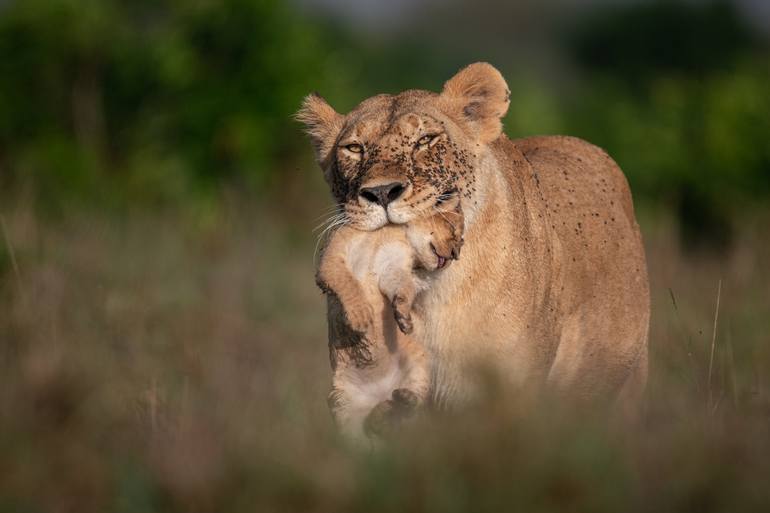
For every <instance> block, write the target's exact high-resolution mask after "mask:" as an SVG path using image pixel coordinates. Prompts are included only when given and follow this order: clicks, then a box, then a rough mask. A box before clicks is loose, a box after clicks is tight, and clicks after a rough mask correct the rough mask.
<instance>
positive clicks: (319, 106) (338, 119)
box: [294, 93, 345, 165]
mask: <svg viewBox="0 0 770 513" xmlns="http://www.w3.org/2000/svg"><path fill="white" fill-rule="evenodd" d="M294 118H295V119H296V120H297V121H299V122H300V123H302V124H303V125H305V132H307V134H308V135H309V136H310V142H311V143H312V144H313V149H314V150H315V158H316V160H317V161H318V163H319V164H321V165H323V163H324V162H325V161H326V159H327V158H328V157H329V155H330V153H331V150H332V148H333V147H334V142H335V140H336V139H337V136H338V135H339V133H340V131H341V130H342V125H343V121H344V119H345V117H344V116H343V115H342V114H339V113H338V112H337V111H335V110H334V109H333V108H332V107H331V106H330V105H329V104H328V103H326V100H324V99H323V98H322V97H321V96H320V95H319V94H318V93H311V94H309V95H307V96H306V97H305V99H304V100H303V101H302V107H301V108H300V109H299V111H298V112H297V113H296V114H295V115H294Z"/></svg>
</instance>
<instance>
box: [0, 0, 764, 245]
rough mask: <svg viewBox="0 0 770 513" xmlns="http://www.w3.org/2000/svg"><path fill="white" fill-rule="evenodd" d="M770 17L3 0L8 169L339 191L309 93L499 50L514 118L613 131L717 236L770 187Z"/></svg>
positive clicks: (365, 88)
mask: <svg viewBox="0 0 770 513" xmlns="http://www.w3.org/2000/svg"><path fill="white" fill-rule="evenodd" d="M769 24H770V15H769V14H768V8H767V4H766V3H765V2H762V1H761V0H756V1H753V2H752V1H750V0H743V1H738V0H735V1H733V2H729V1H687V2H684V1H614V2H613V1H607V0H595V1H589V2H576V1H568V0H557V1H552V2H534V1H524V2H497V1H494V0H483V1H479V2H464V1H461V0H455V1H449V2H443V1H442V2H439V1H431V0H421V1H417V2H405V1H400V2H387V3H382V2H376V1H373V0H369V1H360V2H353V1H347V2H346V1H344V0H304V1H301V2H300V1H297V2H295V3H292V2H282V1H276V0H224V1H214V0H211V1H209V0H195V1H181V0H178V1H175V0H161V1H148V0H131V1H128V0H126V1H120V0H24V1H7V0H6V1H4V2H0V77H2V79H0V112H2V117H1V118H0V177H2V178H1V180H2V181H0V187H2V191H3V192H4V193H6V194H7V191H9V190H11V191H14V190H16V191H17V190H19V189H25V190H29V189H31V190H33V191H34V194H35V197H36V198H37V200H39V201H40V202H41V203H43V204H45V205H46V206H47V207H60V206H62V205H67V204H71V203H73V202H74V203H82V204H86V205H99V206H105V205H106V206H110V207H112V206H115V205H119V206H122V205H128V204H137V203H139V204H148V205H157V204H168V203H185V202H195V201H199V200H201V199H203V200H206V198H209V199H210V198H211V196H212V195H214V196H215V195H217V194H218V193H219V192H220V191H221V188H222V187H223V186H224V187H232V188H235V189H238V190H242V191H246V193H247V194H249V195H253V197H254V198H264V197H265V196H270V195H280V193H281V189H282V188H283V187H284V183H285V182H286V181H287V180H291V181H292V182H294V183H297V182H298V183H299V184H300V186H307V187H308V188H309V189H310V190H311V191H312V193H316V192H317V194H324V191H323V190H317V191H316V189H317V188H318V186H319V185H320V184H319V182H318V181H317V180H316V181H313V180H314V177H312V176H309V174H310V173H312V172H313V169H312V166H311V165H310V164H309V151H308V144H307V143H306V141H305V140H304V139H303V137H302V136H301V134H299V130H298V127H297V126H296V125H295V124H294V123H293V122H292V120H291V114H292V112H294V111H295V110H296V109H297V107H298V105H299V102H300V100H301V98H302V96H303V95H305V94H307V93H308V92H310V91H314V90H315V91H319V92H321V93H322V95H324V96H325V97H326V98H327V99H328V100H329V101H330V102H331V103H332V104H333V105H334V106H336V107H337V108H338V110H340V111H342V112H346V111H347V110H349V109H350V108H352V107H353V106H355V104H356V103H357V102H358V101H360V100H361V99H363V98H365V97H368V96H371V95H373V94H376V93H380V92H397V91H400V90H402V89H405V88H425V89H431V90H439V89H440V87H441V85H442V83H443V81H444V80H446V79H447V78H449V77H450V76H451V75H452V74H453V73H454V72H455V71H457V70H458V69H459V68H460V67H462V66H464V65H466V64H468V63H470V62H473V61H476V60H487V61H490V62H492V63H493V64H494V65H496V66H497V67H499V68H500V69H501V70H502V71H503V74H504V75H505V76H506V78H507V80H508V82H509V85H510V87H511V90H512V91H513V96H512V97H513V101H512V103H511V109H510V112H509V114H508V116H507V118H506V120H505V121H506V122H505V126H506V131H507V133H508V134H509V135H510V136H512V137H518V136H525V135H532V134H543V133H565V134H571V135H576V136H580V137H584V138H586V139H588V140H590V141H592V142H594V143H595V144H598V145H599V146H602V147H604V148H606V149H607V150H608V151H609V152H610V154H611V155H613V156H614V158H615V159H616V160H617V161H618V162H619V163H620V165H621V167H622V168H623V169H624V170H625V171H626V173H627V175H628V177H629V180H630V182H631V185H632V188H633V191H634V193H635V196H636V198H637V199H638V201H641V202H644V203H649V204H652V205H653V206H655V207H660V206H663V207H666V208H670V209H673V210H674V211H676V213H677V217H678V219H679V220H680V221H681V223H682V228H683V230H682V231H683V236H685V237H687V238H688V239H687V240H688V241H689V242H692V243H694V244H698V243H702V242H705V243H711V245H717V246H719V245H724V244H726V243H729V241H730V236H731V222H732V220H733V219H734V216H735V215H736V214H738V213H739V211H741V210H742V209H744V208H748V207H749V206H750V205H753V204H757V203H761V202H763V201H764V200H765V199H766V198H767V196H768V194H770V144H768V135H769V134H770V95H768V94H767V84H768V83H769V82H770V58H769V57H770V53H769V52H768V37H770V29H769V28H768V25H769Z"/></svg>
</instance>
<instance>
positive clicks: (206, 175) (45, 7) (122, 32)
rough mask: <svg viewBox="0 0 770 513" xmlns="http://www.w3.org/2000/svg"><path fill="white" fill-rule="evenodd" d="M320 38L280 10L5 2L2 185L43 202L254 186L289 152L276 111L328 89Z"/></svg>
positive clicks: (275, 5)
mask: <svg viewBox="0 0 770 513" xmlns="http://www.w3.org/2000/svg"><path fill="white" fill-rule="evenodd" d="M320 38H321V36H320V34H319V33H318V31H317V30H315V29H314V28H313V27H312V26H311V25H309V24H307V23H304V22H303V21H302V20H300V19H298V18H297V17H296V16H294V15H293V13H292V12H291V11H290V10H289V8H288V7H287V6H286V5H285V4H284V3H283V2H281V1H280V0H258V1H251V0H225V1H219V0H216V1H215V0H211V1H209V0H203V1H196V2H186V1H182V0H163V1H136V0H85V1H84V0H24V1H15V2H11V3H10V4H9V5H7V6H5V7H0V77H2V78H1V79H0V111H1V112H2V113H3V115H2V118H0V165H2V170H3V174H9V175H10V179H11V180H15V181H24V180H28V179H32V181H33V182H34V186H35V187H38V188H40V190H41V192H42V193H43V194H44V197H45V198H46V199H56V198H57V197H61V196H64V197H65V199H71V198H70V196H71V195H79V194H83V195H88V196H89V200H92V199H93V197H94V193H98V194H100V195H101V194H106V195H107V197H108V198H110V199H113V198H114V196H116V195H117V196H122V195H123V193H125V192H126V189H128V191H129V193H131V192H135V193H136V195H140V196H144V197H145V198H144V199H150V200H155V199H178V198H181V197H182V196H183V195H184V194H186V193H189V192H191V191H192V188H194V187H198V188H200V187H201V186H202V187H205V186H207V185H208V184H212V183H217V182H219V181H220V180H221V179H228V178H236V179H237V180H241V181H243V182H244V183H247V184H252V185H259V184H262V183H263V182H264V181H265V180H266V179H267V178H269V176H270V174H271V173H272V172H273V171H274V170H275V163H276V162H277V161H279V160H280V159H281V158H283V157H285V156H286V155H287V154H290V152H291V151H292V150H293V149H294V146H296V144H294V145H292V141H295V140H296V139H298V137H295V136H293V132H294V131H295V130H294V127H292V126H291V125H290V124H289V122H288V121H289V120H288V115H289V113H291V112H292V111H293V110H295V109H296V106H297V104H298V103H299V100H300V98H301V97H302V95H303V94H305V93H306V92H307V91H308V90H309V89H310V88H311V87H322V86H327V87H328V86H330V85H333V80H331V79H330V80H327V78H328V77H333V76H335V75H336V74H337V70H335V69H330V68H329V67H330V65H332V66H333V63H330V62H328V60H327V59H326V57H325V55H326V54H325V53H323V52H322V48H323V46H324V45H323V44H321V42H320V41H321V39H320ZM129 197H131V194H129Z"/></svg>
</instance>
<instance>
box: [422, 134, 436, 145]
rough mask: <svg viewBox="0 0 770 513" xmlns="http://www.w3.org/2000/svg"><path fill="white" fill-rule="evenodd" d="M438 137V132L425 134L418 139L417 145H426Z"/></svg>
mask: <svg viewBox="0 0 770 513" xmlns="http://www.w3.org/2000/svg"><path fill="white" fill-rule="evenodd" d="M436 139H438V134H428V135H423V136H422V137H420V138H419V139H417V146H425V145H428V144H430V143H432V142H433V141H435V140H436Z"/></svg>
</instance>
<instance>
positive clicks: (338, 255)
mask: <svg viewBox="0 0 770 513" xmlns="http://www.w3.org/2000/svg"><path fill="white" fill-rule="evenodd" d="M347 233H348V232H347V231H346V229H345V228H340V229H339V230H338V231H337V232H335V234H334V235H332V238H331V240H330V241H329V244H328V245H327V247H326V249H325V250H324V252H323V255H322V256H321V263H320V265H319V267H318V273H317V274H316V283H317V284H318V287H319V288H320V289H321V290H322V291H323V292H324V293H326V294H328V293H332V294H334V295H336V296H337V298H338V299H339V300H340V302H341V303H342V306H343V309H344V311H345V317H346V319H347V322H348V325H349V326H350V327H351V328H352V329H353V330H354V331H357V332H359V333H367V332H369V330H370V329H371V328H372V326H373V324H374V309H373V308H372V305H370V304H369V302H368V301H367V300H366V295H365V293H364V289H363V287H361V284H360V283H359V282H358V280H356V278H355V276H353V274H352V273H351V271H350V267H349V265H348V262H347V260H346V258H345V255H346V250H347V248H346V247H345V242H346V235H347Z"/></svg>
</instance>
